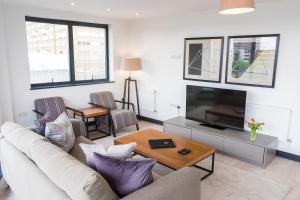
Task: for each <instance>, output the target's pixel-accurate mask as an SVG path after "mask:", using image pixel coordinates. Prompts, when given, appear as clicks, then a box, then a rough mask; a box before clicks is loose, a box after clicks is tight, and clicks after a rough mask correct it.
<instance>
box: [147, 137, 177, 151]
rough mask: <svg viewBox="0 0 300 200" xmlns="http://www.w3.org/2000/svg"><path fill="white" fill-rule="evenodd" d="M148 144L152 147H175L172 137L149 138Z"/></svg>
mask: <svg viewBox="0 0 300 200" xmlns="http://www.w3.org/2000/svg"><path fill="white" fill-rule="evenodd" d="M149 144H150V147H151V148H152V149H160V148H175V147H176V145H175V143H174V142H173V140H172V139H156V140H149Z"/></svg>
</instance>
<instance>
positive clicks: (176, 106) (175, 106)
mask: <svg viewBox="0 0 300 200" xmlns="http://www.w3.org/2000/svg"><path fill="white" fill-rule="evenodd" d="M170 106H171V107H173V108H177V109H180V108H181V107H180V105H178V104H173V103H171V104H170Z"/></svg>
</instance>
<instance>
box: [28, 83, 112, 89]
mask: <svg viewBox="0 0 300 200" xmlns="http://www.w3.org/2000/svg"><path fill="white" fill-rule="evenodd" d="M106 83H115V81H93V82H86V83H58V84H45V85H39V84H37V85H31V88H30V90H43V89H51V88H61V87H74V86H83V85H98V84H106Z"/></svg>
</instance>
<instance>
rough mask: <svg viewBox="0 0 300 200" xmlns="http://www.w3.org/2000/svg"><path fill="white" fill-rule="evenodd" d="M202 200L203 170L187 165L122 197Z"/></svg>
mask: <svg viewBox="0 0 300 200" xmlns="http://www.w3.org/2000/svg"><path fill="white" fill-rule="evenodd" d="M141 199H143V200H183V199H186V200H200V199H201V171H200V170H199V169H195V168H190V167H185V168H182V169H180V170H178V171H175V172H173V173H171V174H169V175H167V176H165V177H162V178H161V179H159V180H157V181H155V182H153V183H152V184H150V185H148V186H146V187H144V188H142V189H140V190H138V191H136V192H134V193H132V194H130V195H128V196H126V197H124V198H122V200H141Z"/></svg>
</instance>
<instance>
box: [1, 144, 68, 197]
mask: <svg viewBox="0 0 300 200" xmlns="http://www.w3.org/2000/svg"><path fill="white" fill-rule="evenodd" d="M0 146H1V150H2V151H1V154H2V155H1V157H2V160H1V167H2V171H3V174H4V177H5V180H6V182H7V183H8V184H9V187H10V189H11V190H12V191H13V193H14V196H15V198H14V199H18V200H53V199H55V200H70V197H68V195H67V194H66V193H65V192H64V191H63V190H61V189H60V188H58V187H57V186H56V185H55V184H54V183H53V182H52V181H51V180H50V179H49V178H48V177H47V176H46V175H45V174H44V173H43V172H42V171H41V170H40V169H39V168H38V167H37V166H36V165H35V163H34V162H33V161H32V160H30V159H29V158H28V157H27V156H26V155H25V154H24V153H22V152H21V151H19V150H18V149H17V148H16V147H15V146H14V145H12V144H11V143H10V142H8V141H7V140H6V139H2V140H1V145H0ZM0 193H1V191H0ZM0 196H1V195H0ZM0 199H1V197H0ZM9 199H10V198H9Z"/></svg>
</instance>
